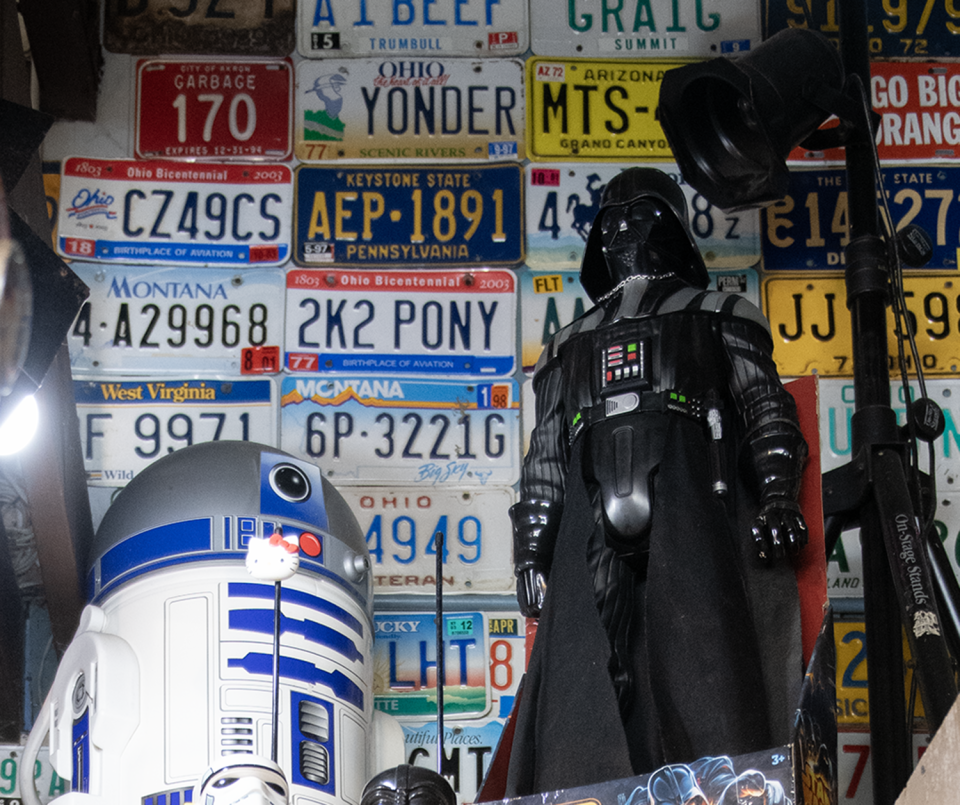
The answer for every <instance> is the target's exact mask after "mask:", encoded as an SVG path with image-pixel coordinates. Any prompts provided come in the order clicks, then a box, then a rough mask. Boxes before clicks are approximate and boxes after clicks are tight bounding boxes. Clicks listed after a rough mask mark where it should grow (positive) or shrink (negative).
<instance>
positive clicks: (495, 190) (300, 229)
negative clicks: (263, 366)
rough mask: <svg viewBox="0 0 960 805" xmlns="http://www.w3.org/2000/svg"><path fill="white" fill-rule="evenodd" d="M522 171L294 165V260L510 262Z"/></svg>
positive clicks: (377, 264) (520, 238)
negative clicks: (295, 166)
mask: <svg viewBox="0 0 960 805" xmlns="http://www.w3.org/2000/svg"><path fill="white" fill-rule="evenodd" d="M522 174H523V170H522V168H521V167H520V165H517V164H509V165H507V164H503V165H455V166H450V167H446V166H444V167H432V168H425V167H424V168H418V167H410V166H406V165H397V166H389V167H387V166H383V167H361V166H356V165H354V166H345V167H315V166H312V165H301V166H300V167H298V168H297V172H296V192H295V195H296V207H297V209H296V218H295V227H296V229H295V233H294V239H295V240H296V244H297V245H296V253H295V255H294V259H295V261H296V262H297V263H298V264H300V265H302V266H306V267H316V266H344V267H347V268H362V267H369V268H384V267H396V268H404V267H418V268H420V267H423V266H431V267H444V266H461V267H462V266H465V265H471V266H473V265H476V266H481V265H486V266H506V265H516V264H517V263H520V262H522V261H523V247H524V234H523V175H522Z"/></svg>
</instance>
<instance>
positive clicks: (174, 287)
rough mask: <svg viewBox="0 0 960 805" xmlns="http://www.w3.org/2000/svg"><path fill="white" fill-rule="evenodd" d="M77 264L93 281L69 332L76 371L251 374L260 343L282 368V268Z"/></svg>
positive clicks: (277, 367) (276, 369) (276, 367)
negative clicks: (251, 362) (248, 362)
mask: <svg viewBox="0 0 960 805" xmlns="http://www.w3.org/2000/svg"><path fill="white" fill-rule="evenodd" d="M71 268H72V269H73V270H74V271H75V272H76V274H77V276H78V277H80V279H82V280H83V281H84V282H85V283H86V285H87V287H89V288H90V296H89V298H88V299H87V301H86V302H85V303H84V305H83V307H82V308H81V310H80V314H79V315H78V316H77V319H76V321H74V324H73V328H72V329H71V330H70V333H69V337H68V344H69V347H70V366H71V368H72V369H73V371H74V373H78V372H79V373H87V372H94V373H100V372H110V373H112V372H121V373H125V374H161V373H165V372H169V373H174V374H176V373H183V372H197V373H199V374H204V373H207V374H215V375H216V374H225V375H230V374H247V373H249V372H250V371H251V369H252V367H250V366H247V365H246V363H245V358H246V356H247V355H250V354H251V352H252V351H255V350H259V352H260V353H264V352H266V351H268V350H272V351H273V352H274V353H275V363H274V364H273V366H272V369H271V371H273V372H279V371H280V369H281V361H280V345H281V343H282V341H283V304H284V301H283V300H284V274H283V270H282V269H279V268H256V269H227V268H203V269H197V268H180V267H175V266H121V265H103V264H98V263H80V262H75V263H73V264H72V265H71ZM264 371H266V370H264Z"/></svg>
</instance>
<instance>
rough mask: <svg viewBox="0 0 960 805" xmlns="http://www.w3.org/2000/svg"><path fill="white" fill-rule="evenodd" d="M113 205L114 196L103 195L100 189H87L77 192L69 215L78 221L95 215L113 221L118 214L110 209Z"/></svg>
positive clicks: (68, 210) (68, 212) (68, 211)
mask: <svg viewBox="0 0 960 805" xmlns="http://www.w3.org/2000/svg"><path fill="white" fill-rule="evenodd" d="M111 204H113V196H111V195H109V194H108V193H103V194H101V192H100V189H99V188H97V189H95V190H90V189H88V188H86V187H85V188H83V189H81V190H79V191H77V194H76V195H75V196H74V197H73V201H72V202H71V205H70V206H69V207H67V214H68V215H69V217H70V218H76V219H77V220H78V221H82V220H83V219H84V218H90V217H91V216H94V215H103V216H105V217H106V218H107V219H108V220H111V221H112V220H113V219H114V218H116V217H117V214H116V213H115V212H114V211H113V210H111V209H110V205H111Z"/></svg>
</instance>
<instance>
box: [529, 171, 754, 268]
mask: <svg viewBox="0 0 960 805" xmlns="http://www.w3.org/2000/svg"><path fill="white" fill-rule="evenodd" d="M625 167H626V166H625V165H612V164H610V163H604V162H595V163H588V162H578V163H569V162H568V163H557V164H553V165H550V164H537V165H529V166H527V169H526V171H525V174H526V205H525V209H526V222H527V259H526V262H527V265H528V266H530V267H531V268H550V269H562V268H579V267H580V262H581V260H582V259H583V251H584V247H585V246H586V243H587V236H588V235H589V234H590V229H591V228H592V226H593V221H594V219H595V218H596V216H597V213H598V212H599V210H600V197H601V196H602V195H603V191H604V188H605V187H606V186H607V182H609V181H610V180H611V179H612V178H613V177H615V176H616V175H617V174H618V173H620V172H621V171H622V170H624V168H625ZM631 167H644V168H655V169H657V170H661V171H663V172H664V173H666V174H667V175H668V176H669V177H670V178H671V179H673V180H674V181H675V182H677V184H679V185H680V188H681V189H682V190H683V195H684V198H685V199H686V201H687V216H688V218H689V221H690V229H691V231H692V232H693V236H694V239H695V240H696V243H697V247H698V248H699V249H700V253H701V254H702V255H703V261H704V263H705V264H706V266H707V268H709V269H724V268H745V267H747V266H753V265H756V264H757V262H758V261H759V260H760V216H759V214H758V212H757V210H739V211H736V212H725V211H724V210H721V209H719V208H718V207H714V206H713V205H712V204H711V203H710V202H709V201H707V200H706V199H705V198H704V197H703V196H701V195H700V194H699V193H698V192H697V191H696V190H695V189H694V188H693V187H692V186H691V185H689V184H687V183H686V182H685V181H684V180H683V177H682V176H681V175H680V169H679V168H678V167H677V165H676V163H675V162H656V163H654V162H649V163H631Z"/></svg>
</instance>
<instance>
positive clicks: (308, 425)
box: [280, 375, 520, 489]
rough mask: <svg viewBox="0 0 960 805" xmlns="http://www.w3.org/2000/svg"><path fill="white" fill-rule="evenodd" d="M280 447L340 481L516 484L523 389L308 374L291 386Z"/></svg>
mask: <svg viewBox="0 0 960 805" xmlns="http://www.w3.org/2000/svg"><path fill="white" fill-rule="evenodd" d="M281 391H282V394H281V403H280V425H281V427H280V432H281V440H280V447H281V448H282V449H284V450H286V451H288V452H290V453H292V454H293V455H296V456H299V457H301V458H304V459H306V460H307V461H315V462H317V463H318V464H319V465H320V466H321V467H323V469H324V472H325V473H326V475H327V478H328V479H329V480H330V481H332V482H333V483H344V484H350V483H352V484H371V483H384V484H398V485H404V486H418V487H420V486H422V487H424V488H430V487H437V486H453V487H455V488H458V489H459V488H460V487H464V486H470V487H475V486H511V485H513V484H514V483H515V482H516V481H517V479H518V478H519V476H520V421H519V420H520V398H519V389H518V387H517V383H516V381H515V380H512V379H504V380H500V381H495V382H489V383H486V382H485V383H469V382H461V381H451V380H434V381H430V382H420V381H416V380H411V379H408V378H397V377H379V376H377V377H369V378H365V377H358V376H357V375H338V376H325V375H312V376H311V375H304V376H297V377H285V378H284V379H283V386H282V390H281Z"/></svg>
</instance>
